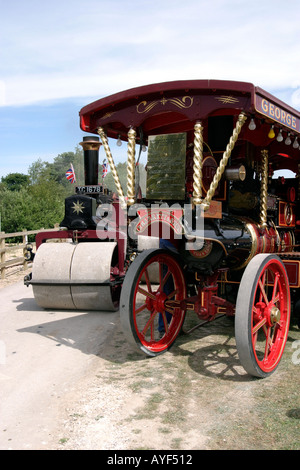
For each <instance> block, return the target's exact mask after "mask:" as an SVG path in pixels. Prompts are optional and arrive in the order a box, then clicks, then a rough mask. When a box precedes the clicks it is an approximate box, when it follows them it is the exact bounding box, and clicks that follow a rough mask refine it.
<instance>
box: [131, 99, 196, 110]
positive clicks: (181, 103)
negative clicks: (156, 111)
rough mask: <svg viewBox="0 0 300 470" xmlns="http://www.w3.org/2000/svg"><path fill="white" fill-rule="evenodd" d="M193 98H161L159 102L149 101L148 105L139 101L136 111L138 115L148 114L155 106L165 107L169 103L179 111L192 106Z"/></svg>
mask: <svg viewBox="0 0 300 470" xmlns="http://www.w3.org/2000/svg"><path fill="white" fill-rule="evenodd" d="M193 102H194V98H192V97H191V96H183V97H182V98H165V97H163V98H162V99H161V100H156V101H151V102H150V103H148V102H147V101H141V102H140V103H139V104H138V105H137V107H136V110H137V112H138V113H139V114H143V113H149V111H151V109H153V108H154V107H155V106H156V105H158V104H162V105H163V106H165V105H166V104H167V103H171V104H173V105H174V106H176V107H177V108H181V109H188V108H190V107H191V106H193Z"/></svg>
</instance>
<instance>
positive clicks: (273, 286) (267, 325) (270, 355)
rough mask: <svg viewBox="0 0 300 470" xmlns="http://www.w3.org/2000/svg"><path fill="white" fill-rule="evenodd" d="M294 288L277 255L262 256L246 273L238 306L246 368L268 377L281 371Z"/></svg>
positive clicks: (239, 338)
mask: <svg viewBox="0 0 300 470" xmlns="http://www.w3.org/2000/svg"><path fill="white" fill-rule="evenodd" d="M289 324H290V289H289V281H288V277H287V273H286V270H285V267H284V264H283V263H282V261H281V260H280V259H279V258H278V256H276V255H269V254H259V255H257V256H255V257H254V258H253V259H252V260H251V261H250V263H249V264H248V266H247V268H246V269H245V272H244V274H243V277H242V280H241V283H240V287H239V291H238V296H237V303H236V314H235V338H236V345H237V350H238V355H239V358H240V361H241V364H242V366H243V367H244V369H245V370H246V371H247V372H248V373H249V374H251V375H253V376H256V377H260V378H264V377H267V376H268V375H270V374H271V373H272V372H274V370H275V369H276V368H277V366H278V364H279V362H280V360H281V357H282V354H283V351H284V348H285V344H286V340H287V337H288V331H289Z"/></svg>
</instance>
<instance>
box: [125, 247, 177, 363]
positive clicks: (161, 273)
mask: <svg viewBox="0 0 300 470" xmlns="http://www.w3.org/2000/svg"><path fill="white" fill-rule="evenodd" d="M153 270H156V272H158V278H157V279H156V280H152V279H151V277H150V272H152V271H153ZM185 297H186V283H185V278H184V274H183V271H182V268H181V266H180V263H179V261H178V259H177V257H176V256H175V255H174V254H173V253H171V252H169V251H167V250H161V249H150V250H145V251H144V252H142V253H141V254H139V255H138V256H137V258H135V260H134V261H133V263H132V264H131V265H130V267H129V269H128V271H127V273H126V276H125V280H124V283H123V287H122V291H121V298H120V318H121V324H122V327H123V331H124V333H125V335H126V337H127V339H128V341H129V342H130V343H131V344H133V345H134V346H136V347H137V348H138V349H140V350H141V351H143V352H144V353H145V354H146V355H148V356H156V355H158V354H161V353H163V352H165V351H167V350H168V349H169V348H170V347H171V346H172V344H173V343H174V341H175V339H176V338H177V336H178V334H179V332H180V330H181V327H182V325H183V322H184V317H185V311H184V310H183V309H182V308H180V301H181V300H183V299H184V298H185ZM172 302H173V303H172Z"/></svg>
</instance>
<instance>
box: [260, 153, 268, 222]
mask: <svg viewBox="0 0 300 470" xmlns="http://www.w3.org/2000/svg"><path fill="white" fill-rule="evenodd" d="M261 159H262V162H261V187H260V227H261V228H266V226H267V208H268V150H262V151H261Z"/></svg>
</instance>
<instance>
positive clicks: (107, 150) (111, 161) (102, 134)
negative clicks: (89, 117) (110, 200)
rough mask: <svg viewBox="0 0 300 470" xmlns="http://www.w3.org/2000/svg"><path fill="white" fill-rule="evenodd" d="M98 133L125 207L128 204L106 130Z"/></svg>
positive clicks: (98, 130)
mask: <svg viewBox="0 0 300 470" xmlns="http://www.w3.org/2000/svg"><path fill="white" fill-rule="evenodd" d="M97 132H98V134H99V135H100V138H101V140H102V144H103V147H104V150H105V154H106V158H107V160H108V164H109V166H110V169H111V172H112V175H113V178H114V182H115V185H116V188H117V192H118V195H119V199H120V202H121V205H122V206H125V205H126V203H125V198H124V193H123V189H122V186H121V183H120V179H119V175H118V172H117V170H116V167H115V162H114V159H113V157H112V154H111V151H110V148H109V145H108V140H107V136H106V134H105V132H104V129H103V128H102V127H98V129H97Z"/></svg>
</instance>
